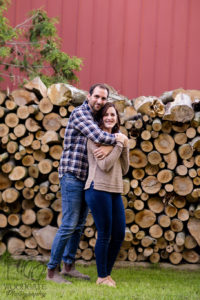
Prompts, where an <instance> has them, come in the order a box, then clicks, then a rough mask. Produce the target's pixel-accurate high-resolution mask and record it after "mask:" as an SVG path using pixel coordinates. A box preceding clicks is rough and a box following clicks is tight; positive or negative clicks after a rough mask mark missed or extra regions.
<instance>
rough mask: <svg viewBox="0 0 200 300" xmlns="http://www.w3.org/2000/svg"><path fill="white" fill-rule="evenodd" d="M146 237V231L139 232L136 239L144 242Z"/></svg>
mask: <svg viewBox="0 0 200 300" xmlns="http://www.w3.org/2000/svg"><path fill="white" fill-rule="evenodd" d="M144 236H145V231H144V230H139V231H138V232H137V233H136V234H135V237H136V239H137V240H142V239H143V237H144Z"/></svg>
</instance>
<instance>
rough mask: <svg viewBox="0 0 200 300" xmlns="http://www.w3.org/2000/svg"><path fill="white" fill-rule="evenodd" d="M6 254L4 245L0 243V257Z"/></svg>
mask: <svg viewBox="0 0 200 300" xmlns="http://www.w3.org/2000/svg"><path fill="white" fill-rule="evenodd" d="M5 252H6V244H5V243H3V242H1V241H0V256H1V255H3V254H4V253H5Z"/></svg>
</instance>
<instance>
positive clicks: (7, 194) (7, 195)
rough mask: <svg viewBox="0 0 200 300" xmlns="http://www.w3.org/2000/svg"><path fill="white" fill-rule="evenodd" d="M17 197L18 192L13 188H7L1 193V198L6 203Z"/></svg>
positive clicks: (13, 200)
mask: <svg viewBox="0 0 200 300" xmlns="http://www.w3.org/2000/svg"><path fill="white" fill-rule="evenodd" d="M18 197H19V192H18V191H17V190H16V189H15V188H12V187H11V188H7V189H6V190H4V191H3V193H2V199H3V200H4V201H5V202H7V203H12V202H15V201H16V200H17V198H18Z"/></svg>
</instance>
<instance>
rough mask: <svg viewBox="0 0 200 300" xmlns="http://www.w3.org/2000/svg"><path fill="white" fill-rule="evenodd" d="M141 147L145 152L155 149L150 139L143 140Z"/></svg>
mask: <svg viewBox="0 0 200 300" xmlns="http://www.w3.org/2000/svg"><path fill="white" fill-rule="evenodd" d="M140 147H141V149H142V151H144V152H151V151H152V150H153V144H152V142H150V141H142V142H141V143H140Z"/></svg>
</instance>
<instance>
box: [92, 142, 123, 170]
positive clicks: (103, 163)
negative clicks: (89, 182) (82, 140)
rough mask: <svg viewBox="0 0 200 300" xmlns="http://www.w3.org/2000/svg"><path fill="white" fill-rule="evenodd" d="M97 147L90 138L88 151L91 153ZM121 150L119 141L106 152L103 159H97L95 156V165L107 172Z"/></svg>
mask: <svg viewBox="0 0 200 300" xmlns="http://www.w3.org/2000/svg"><path fill="white" fill-rule="evenodd" d="M97 148H98V146H96V145H95V144H94V143H93V142H92V141H91V140H88V151H91V152H92V153H93V152H94V151H95V150H96V149H97ZM122 150H123V144H122V143H121V142H117V144H116V145H115V147H114V148H113V150H112V151H111V152H110V154H108V155H107V156H106V157H105V158H104V159H98V158H96V157H95V160H96V162H97V165H98V166H99V168H100V169H101V170H102V171H105V172H108V171H109V170H110V169H111V168H112V167H113V165H114V163H115V162H116V160H118V159H119V158H120V155H121V153H122Z"/></svg>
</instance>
